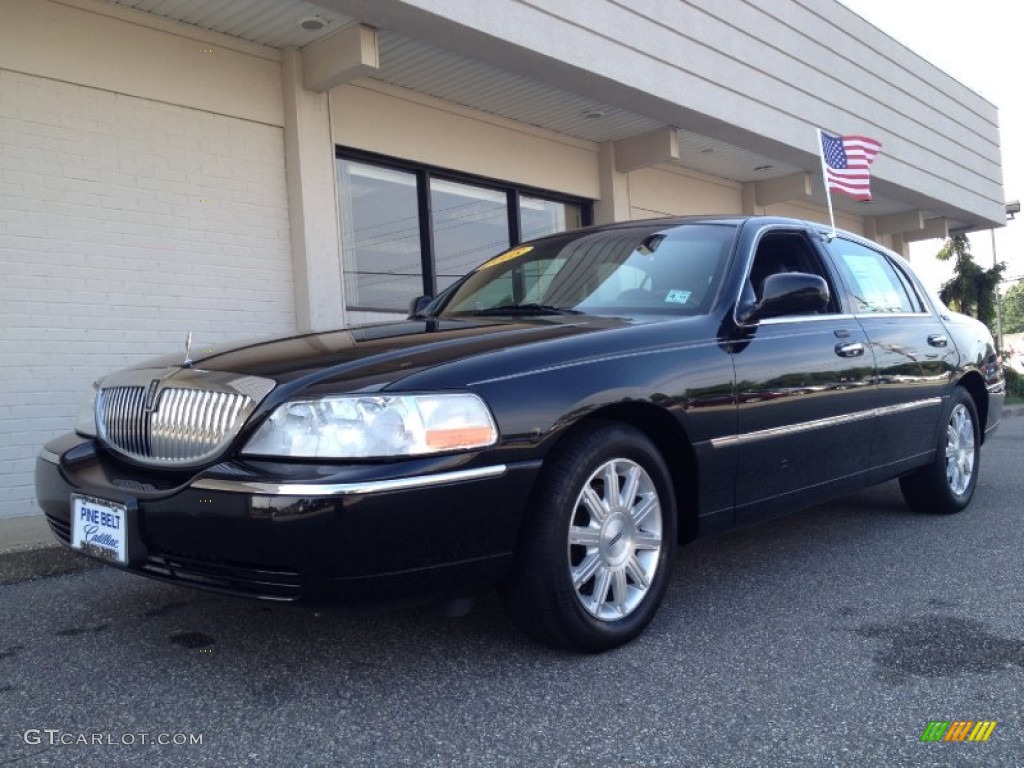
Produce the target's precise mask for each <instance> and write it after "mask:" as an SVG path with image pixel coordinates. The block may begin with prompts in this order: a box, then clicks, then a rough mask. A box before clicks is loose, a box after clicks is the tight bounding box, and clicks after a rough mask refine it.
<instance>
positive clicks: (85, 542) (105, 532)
mask: <svg viewBox="0 0 1024 768" xmlns="http://www.w3.org/2000/svg"><path fill="white" fill-rule="evenodd" d="M127 526H128V508H127V507H126V506H125V505H124V504H118V503H117V502H116V501H107V500H105V499H97V498H96V497H94V496H81V495H79V494H77V493H73V494H71V546H72V547H74V548H75V549H79V550H81V551H82V552H85V553H86V554H88V555H92V556H93V557H98V558H100V559H102V560H110V561H111V562H114V563H127V562H128V554H127V552H126V549H125V541H126V539H127V537H126V536H125V534H126V532H127V531H126V530H125V529H126V528H127Z"/></svg>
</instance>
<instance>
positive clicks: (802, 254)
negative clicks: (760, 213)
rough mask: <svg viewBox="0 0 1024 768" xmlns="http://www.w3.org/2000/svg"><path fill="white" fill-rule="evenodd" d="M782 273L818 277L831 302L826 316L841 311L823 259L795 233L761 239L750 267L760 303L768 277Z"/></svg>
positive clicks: (770, 234)
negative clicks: (825, 287) (822, 282)
mask: <svg viewBox="0 0 1024 768" xmlns="http://www.w3.org/2000/svg"><path fill="white" fill-rule="evenodd" d="M783 272H805V273H807V274H811V275H818V277H821V278H823V279H824V280H825V282H826V283H827V284H828V290H829V303H828V306H827V307H826V308H825V309H824V310H822V312H823V313H827V314H834V313H837V312H838V311H839V303H838V301H837V300H836V290H835V286H834V285H833V283H832V279H831V278H830V277H829V274H828V271H827V270H826V269H825V267H824V265H823V264H822V263H821V258H820V257H819V256H818V253H817V252H816V251H815V250H814V248H813V247H812V246H811V244H810V243H809V242H808V241H807V238H806V237H804V236H803V235H802V234H799V233H796V232H769V233H768V234H766V235H765V236H764V237H762V238H761V240H760V242H758V244H757V250H756V251H755V252H754V263H753V266H751V268H750V286H749V287H748V288H747V290H748V291H749V290H753V293H754V296H755V297H756V300H757V301H760V300H761V296H762V292H763V290H764V281H765V278H767V277H769V276H770V275H776V274H780V273H783Z"/></svg>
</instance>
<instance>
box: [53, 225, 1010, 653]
mask: <svg viewBox="0 0 1024 768" xmlns="http://www.w3.org/2000/svg"><path fill="white" fill-rule="evenodd" d="M1004 389H1005V387H1004V380H1003V373H1002V369H1001V367H1000V364H999V361H998V359H997V357H996V351H995V349H994V345H993V341H992V337H991V335H990V334H989V332H988V331H987V330H986V328H985V327H984V326H983V325H981V324H980V323H978V322H976V321H975V320H973V319H970V318H967V317H963V316H960V315H957V314H954V313H952V312H950V311H949V310H948V309H946V308H945V307H944V306H942V305H941V304H940V303H938V301H937V300H936V299H934V298H932V297H930V296H929V295H928V293H927V292H926V291H925V290H924V289H923V288H922V285H921V283H920V282H919V281H918V279H917V278H916V277H915V276H914V274H913V273H912V272H911V270H910V269H909V267H908V265H907V264H906V263H905V262H904V261H903V260H902V259H900V258H899V257H898V256H896V255H895V254H893V253H890V252H888V251H886V250H885V249H883V248H881V247H880V246H877V245H875V244H873V243H870V242H868V241H866V240H863V239H862V238H860V237H857V236H854V235H850V234H848V233H843V232H839V233H835V232H830V231H829V230H828V229H827V228H824V227H822V226H821V225H818V224H812V223H808V222H802V221H796V220H792V219H780V218H766V217H754V218H741V217H700V218H678V219H662V220H657V221H643V222H632V223H626V224H619V225H614V226H607V227H593V228H589V229H583V230H579V231H575V232H569V233H564V234H559V235H554V236H551V237H546V238H543V239H540V240H535V241H532V242H529V243H525V244H523V245H521V246H518V247H516V248H513V249H512V250H509V251H507V252H505V253H503V254H501V255H498V256H496V257H494V258H492V259H490V260H489V261H487V262H485V263H484V264H482V265H480V267H478V268H477V269H476V270H474V271H473V272H471V273H469V274H468V275H466V276H465V277H463V278H461V279H460V280H459V281H457V282H456V283H454V284H453V285H452V286H451V287H449V288H448V289H446V290H445V291H443V292H442V293H441V294H440V295H438V296H436V297H434V298H432V299H428V298H426V297H423V298H421V299H419V300H416V301H415V302H413V312H412V314H411V315H410V316H409V318H408V319H407V320H405V321H402V322H398V323H392V324H379V325H367V326H362V327H356V328H350V329H343V330H337V331H330V332H326V333H310V334H304V335H299V336H293V337H291V338H285V339H278V340H268V341H261V342H258V343H253V344H248V345H244V346H238V347H235V348H230V349H225V350H218V351H216V352H215V353H212V354H207V355H205V356H200V357H197V359H195V360H189V359H188V355H187V354H186V355H185V356H184V357H176V358H171V357H167V358H162V359H157V360H154V361H151V362H149V363H148V364H145V365H142V366H140V367H137V368H132V369H129V370H125V371H121V372H119V373H114V374H112V375H110V376H107V377H105V378H103V379H101V380H100V381H98V382H97V383H96V385H95V387H94V390H93V392H92V393H91V396H90V398H89V399H88V402H87V405H86V406H85V407H84V408H83V410H82V413H81V415H80V418H79V420H78V423H77V424H76V426H75V431H74V432H73V433H71V434H68V435H66V436H63V437H61V438H58V439H55V440H53V441H52V442H50V443H48V444H47V445H46V446H45V448H44V449H43V450H42V452H41V454H40V456H39V460H38V462H37V469H36V486H37V494H38V499H39V503H40V505H41V506H42V508H43V510H44V511H45V513H46V517H47V519H48V521H49V524H50V526H51V527H52V529H53V532H54V534H55V535H56V536H57V538H59V539H60V540H61V541H63V542H64V543H65V544H68V545H69V546H71V547H72V548H74V549H76V550H80V551H81V552H83V553H84V554H87V555H90V556H93V557H97V558H101V559H103V560H105V561H107V562H109V563H110V564H112V565H114V566H117V567H119V568H123V569H126V570H129V571H133V572H135V573H139V574H142V575H144V576H150V577H153V578H156V579H161V580H164V581H169V582H173V583H176V584H181V585H186V586H192V587H199V588H204V589H211V590H217V591H220V592H227V593H231V594H238V595H248V596H252V597H258V598H263V599H271V600H299V599H313V598H321V597H325V596H335V597H341V598H345V597H355V596H363V595H402V594H409V593H412V592H419V591H425V590H431V591H436V592H438V593H449V594H467V593H471V592H472V591H473V590H475V589H478V588H481V587H484V586H487V585H498V586H500V588H501V590H502V594H503V596H504V598H505V603H506V605H507V606H508V609H509V610H510V611H511V613H512V614H513V615H514V616H515V618H516V619H517V620H518V622H519V623H520V624H521V625H522V626H523V627H524V628H525V629H526V630H527V631H528V632H529V633H530V634H532V635H533V636H535V637H536V638H538V639H540V640H542V641H544V642H547V643H550V644H554V645H558V646H563V647H568V648H572V649H576V650H581V651H589V652H595V651H601V650H605V649H608V648H612V647H614V646H616V645H620V644H622V643H624V642H627V641H629V640H630V639H632V638H634V637H635V636H636V635H638V634H639V633H640V632H641V631H642V630H643V628H644V627H645V626H646V625H647V624H648V622H650V621H651V619H652V617H653V615H654V613H655V611H656V610H657V608H658V604H659V602H660V601H661V599H662V596H663V594H664V592H665V589H666V586H667V584H668V582H669V577H670V571H671V568H672V564H673V558H674V556H675V552H676V546H677V544H678V543H680V542H686V541H689V540H692V539H694V538H696V537H698V536H704V535H708V534H711V533H715V532H720V531H725V530H728V529H730V528H733V527H735V526H738V525H743V524H746V523H752V522H756V521H759V520H764V519H767V518H770V517H772V516H776V515H778V514H781V513H784V512H789V511H792V510H796V509H799V508H801V507H805V506H807V505H810V504H814V503H817V502H820V501H822V500H824V499H827V498H830V497H834V496H836V495H839V494H842V493H844V492H848V491H851V490H853V489H858V488H862V487H864V486H865V485H868V484H871V483H877V482H881V481H884V480H889V479H892V478H899V482H900V486H901V488H902V490H903V495H904V497H905V498H906V501H907V503H908V504H909V505H910V506H911V507H913V508H915V509H918V510H920V511H921V512H928V513H938V514H948V513H954V512H959V511H960V510H962V509H964V508H965V507H966V506H967V505H968V503H969V502H970V500H971V497H972V495H973V494H974V489H975V486H976V484H977V482H978V471H979V448H980V446H981V444H982V443H983V442H984V440H985V438H986V436H987V435H988V434H989V433H990V432H991V431H992V430H993V429H994V428H995V427H996V425H997V424H998V422H999V418H1000V413H1001V410H1002V406H1003V399H1004Z"/></svg>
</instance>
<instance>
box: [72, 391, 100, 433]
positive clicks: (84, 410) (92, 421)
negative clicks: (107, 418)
mask: <svg viewBox="0 0 1024 768" xmlns="http://www.w3.org/2000/svg"><path fill="white" fill-rule="evenodd" d="M98 394H99V386H98V385H97V384H93V385H92V389H91V390H90V392H89V395H88V396H87V397H86V398H85V400H83V401H82V405H81V406H80V407H79V409H78V418H76V419H75V432H77V433H78V434H80V435H84V436H85V437H96V397H97V395H98Z"/></svg>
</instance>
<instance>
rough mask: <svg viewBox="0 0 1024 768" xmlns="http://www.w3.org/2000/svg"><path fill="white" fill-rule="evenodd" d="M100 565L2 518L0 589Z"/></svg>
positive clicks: (30, 522)
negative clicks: (4, 586)
mask: <svg viewBox="0 0 1024 768" xmlns="http://www.w3.org/2000/svg"><path fill="white" fill-rule="evenodd" d="M1003 416H1004V417H1005V418H1016V417H1019V416H1024V405H1010V406H1007V407H1006V408H1004V409H1003ZM100 565H101V564H100V563H99V562H97V561H95V560H92V559H91V558H88V557H84V556H82V555H79V554H77V553H75V552H72V551H71V550H70V549H68V548H67V547H65V546H64V545H62V544H61V543H60V542H58V541H57V540H56V539H55V538H54V537H53V534H52V533H51V532H50V526H49V525H47V523H46V519H45V518H44V517H43V516H42V515H28V516H26V517H12V518H7V519H0V586H2V585H4V584H13V583H15V582H18V581H28V580H30V579H41V578H45V577H47V576H59V575H61V574H65V573H77V572H79V571H85V570H89V569H90V568H97V567H99V566H100Z"/></svg>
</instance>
